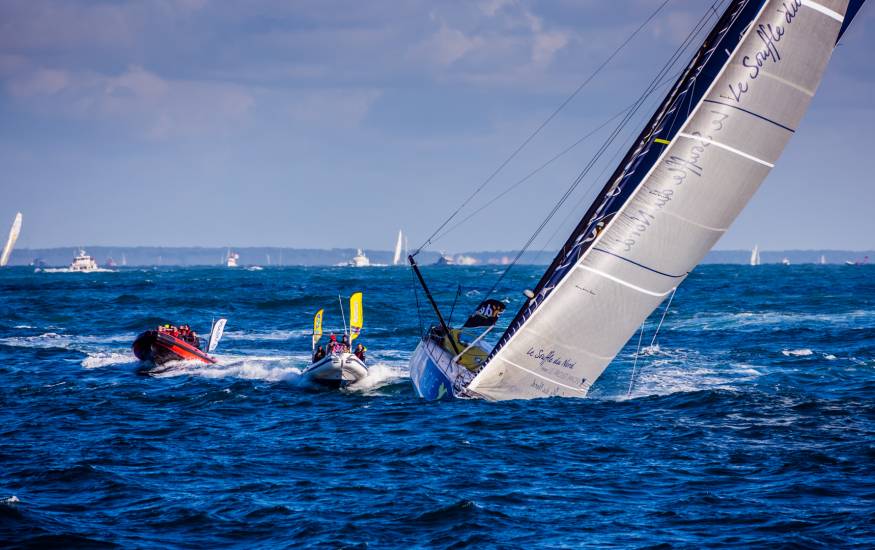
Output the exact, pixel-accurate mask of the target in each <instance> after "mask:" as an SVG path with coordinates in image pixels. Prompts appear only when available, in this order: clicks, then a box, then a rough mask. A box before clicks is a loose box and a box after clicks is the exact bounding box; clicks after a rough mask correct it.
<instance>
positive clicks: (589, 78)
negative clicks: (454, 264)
mask: <svg viewBox="0 0 875 550" xmlns="http://www.w3.org/2000/svg"><path fill="white" fill-rule="evenodd" d="M670 1H671V0H663V2H662V3H661V4H660V5H659V7H657V8H656V9H655V10H654V11H653V13H651V14H650V16H648V17H647V19H645V20H644V22H643V23H641V24H640V25H639V26H638V28H637V29H635V30H634V31H633V32H632V33H631V34H630V35H629V36H628V37H626V40H624V41H623V43H622V44H620V46H619V47H617V48H616V49H615V50H614V51H613V52H612V53H611V55H609V56H608V57H607V59H605V60H604V61H603V62H602V63H601V64H600V65H599V66H598V67H596V69H595V70H594V71H593V72H592V73H590V75H589V76H587V77H586V79H585V80H584V81H583V82H582V83H581V84H580V86H578V87H577V88H576V89H575V90H574V91H573V92H572V93H571V95H569V96H568V97H567V98H565V101H563V102H562V103H561V104H560V105H559V106H558V107H557V108H556V110H554V111H553V112H552V113H551V114H550V116H548V117H547V118H546V120H544V121H543V122H542V123H541V124H540V125H539V126H538V127H537V128H535V130H534V131H533V132H532V133H531V134H529V137H527V138H526V139H525V140H524V141H523V142H522V143H521V144H520V145H519V146H518V147H517V148H516V149H514V151H513V152H512V153H511V154H510V156H509V157H507V158H506V159H505V160H504V162H502V163H501V164H500V165H499V166H498V168H496V169H495V170H494V171H493V172H492V174H490V175H489V177H488V178H486V179H485V180H484V181H483V182H482V183H481V184H480V185H479V186H477V188H476V189H475V190H474V192H473V193H471V194H470V195H469V196H468V197H467V198H466V199H465V200H464V201H463V202H462V204H461V205H459V207H458V208H456V210H455V211H454V212H453V213H452V214H450V217H448V218H447V219H446V220H444V222H443V223H442V224H440V225H439V226H438V228H437V229H435V230H434V232H433V233H432V234H431V235H430V236H429V237H428V238H427V239H426V240H425V242H424V243H422V244H421V245H420V246H419V247H418V248H417V249H416V250H415V251H414V252H413V256H416V255H417V254H419V253H420V251H422V249H423V248H425V247H426V246H428V245H429V244H431V243H432V240H433V239H434V238H435V236H436V235H437V234H438V233H440V232H441V231H442V230H443V228H444V227H446V226H447V224H449V223H450V222H451V221H452V220H453V218H455V217H456V216H457V215H458V214H459V212H460V211H461V210H462V209H463V208H465V207H466V206H467V205H468V203H470V202H471V200H473V199H474V197H475V196H477V194H478V193H480V191H482V190H483V188H485V187H486V186H487V185H488V184H489V182H491V181H492V180H493V179H494V178H495V176H497V175H498V174H499V172H501V171H502V170H503V169H504V167H505V166H507V165H508V164H510V162H511V161H512V160H513V159H514V158H516V156H517V155H518V154H519V153H520V152H521V151H522V150H523V149H524V148H525V147H526V146H527V145H528V144H529V143H530V142H531V141H532V140H533V139H535V137H536V136H537V135H538V134H539V133H541V130H543V129H544V128H545V127H546V126H547V125H548V124H549V123H550V122H551V121H552V120H553V119H554V118H555V117H556V115H558V114H559V113H560V111H562V110H563V109H564V108H565V107H566V106H567V105H568V104H569V103H571V101H572V100H573V99H574V98H575V97H577V94H579V93H580V92H581V90H583V89H584V88H585V87H586V85H587V84H589V83H590V82H591V81H592V80H593V79H594V78H595V77H596V76H597V75H598V74H599V73H600V72H601V71H602V69H604V68H605V67H606V66H607V65H608V63H610V62H611V61H612V60H613V59H614V57H616V56H617V54H619V53H620V52H621V51H622V50H623V49H624V48H625V47H626V46H627V45H628V44H629V42H631V41H632V40H633V39H634V38H635V37H636V36H637V35H638V33H640V32H641V31H642V30H643V29H644V27H646V26H647V25H648V24H649V23H650V22H651V21H652V20H653V19H654V18H655V17H656V16H657V15H658V14H659V12H661V11H662V9H663V8H664V7H665V6H666V4H668V3H669V2H670Z"/></svg>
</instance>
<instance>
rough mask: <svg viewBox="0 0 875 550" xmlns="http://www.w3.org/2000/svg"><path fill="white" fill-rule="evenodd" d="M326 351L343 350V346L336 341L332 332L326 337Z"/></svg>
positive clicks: (336, 351)
mask: <svg viewBox="0 0 875 550" xmlns="http://www.w3.org/2000/svg"><path fill="white" fill-rule="evenodd" d="M328 352H329V353H341V352H343V346H342V345H341V344H340V342H338V341H337V336H335V335H334V334H332V335H331V336H330V337H329V338H328Z"/></svg>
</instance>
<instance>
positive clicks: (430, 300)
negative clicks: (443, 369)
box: [407, 254, 459, 355]
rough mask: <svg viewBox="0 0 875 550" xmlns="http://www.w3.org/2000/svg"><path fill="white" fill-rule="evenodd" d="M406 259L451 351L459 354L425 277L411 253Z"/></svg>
mask: <svg viewBox="0 0 875 550" xmlns="http://www.w3.org/2000/svg"><path fill="white" fill-rule="evenodd" d="M407 261H408V262H410V267H412V268H413V272H414V273H416V278H417V279H419V284H420V285H422V290H424V291H425V297H426V298H428V303H430V304H431V307H432V309H434V312H435V313H436V314H437V318H438V322H440V324H441V327H442V328H443V329H444V333H445V334H446V335H447V337H448V338H449V340H450V344H451V345H452V346H453V351H455V352H456V355H458V354H459V348H458V346H456V342H455V340H453V338H452V336H451V335H450V327H449V326H447V322H446V321H444V316H443V315H441V310H440V309H438V306H437V303H436V302H435V301H434V298H433V297H432V295H431V291H430V290H429V289H428V285H426V284H425V279H423V278H422V273H420V272H419V266H418V265H416V260H414V259H413V255H412V254H409V255H408V256H407Z"/></svg>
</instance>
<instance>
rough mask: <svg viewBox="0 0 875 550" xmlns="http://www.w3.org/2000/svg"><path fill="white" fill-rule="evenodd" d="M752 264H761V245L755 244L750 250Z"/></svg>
mask: <svg viewBox="0 0 875 550" xmlns="http://www.w3.org/2000/svg"><path fill="white" fill-rule="evenodd" d="M750 265H760V246H759V245H758V244H755V245H753V250H751V251H750Z"/></svg>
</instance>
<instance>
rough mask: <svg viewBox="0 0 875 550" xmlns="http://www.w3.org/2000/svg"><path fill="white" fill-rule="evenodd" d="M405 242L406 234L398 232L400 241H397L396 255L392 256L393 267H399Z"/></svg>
mask: <svg viewBox="0 0 875 550" xmlns="http://www.w3.org/2000/svg"><path fill="white" fill-rule="evenodd" d="M403 242H404V234H403V233H402V232H401V230H400V229H399V230H398V240H396V241H395V255H394V256H392V265H398V264H399V263H400V262H401V245H402V244H403Z"/></svg>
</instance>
